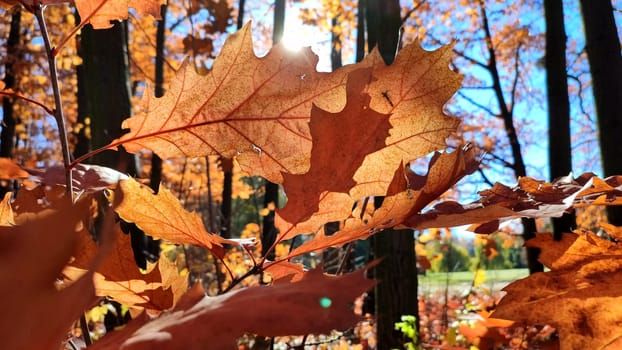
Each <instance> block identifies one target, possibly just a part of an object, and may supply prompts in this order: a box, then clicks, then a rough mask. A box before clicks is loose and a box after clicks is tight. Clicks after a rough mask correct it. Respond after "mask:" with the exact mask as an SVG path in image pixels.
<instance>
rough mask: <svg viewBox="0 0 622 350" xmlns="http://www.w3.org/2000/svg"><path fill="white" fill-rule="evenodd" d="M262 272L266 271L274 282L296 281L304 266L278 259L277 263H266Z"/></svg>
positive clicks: (301, 275) (301, 274) (300, 276)
mask: <svg viewBox="0 0 622 350" xmlns="http://www.w3.org/2000/svg"><path fill="white" fill-rule="evenodd" d="M263 272H266V273H268V274H269V275H270V276H271V277H272V282H274V283H280V282H281V281H288V282H296V281H299V280H300V279H301V278H302V277H303V276H304V266H303V265H302V264H298V263H291V262H288V261H279V262H278V263H272V264H271V263H268V264H266V265H265V266H264V268H263Z"/></svg>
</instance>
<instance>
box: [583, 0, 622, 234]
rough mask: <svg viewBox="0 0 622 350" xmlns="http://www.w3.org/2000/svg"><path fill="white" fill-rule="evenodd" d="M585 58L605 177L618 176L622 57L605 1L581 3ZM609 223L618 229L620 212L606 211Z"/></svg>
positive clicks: (621, 165)
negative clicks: (596, 118)
mask: <svg viewBox="0 0 622 350" xmlns="http://www.w3.org/2000/svg"><path fill="white" fill-rule="evenodd" d="M581 12H582V14H583V24H584V28H585V37H586V49H587V58H588V61H589V62H590V72H591V74H592V87H593V91H594V100H595V102H596V114H597V117H598V129H599V139H600V151H601V155H602V160H603V170H604V172H605V176H611V175H620V174H622V142H620V135H622V56H621V55H620V40H619V38H618V32H617V27H616V23H615V18H614V16H613V7H612V6H611V2H610V1H609V0H589V1H588V0H581ZM607 216H608V218H609V222H610V223H612V224H614V225H618V226H620V225H622V208H620V207H608V208H607Z"/></svg>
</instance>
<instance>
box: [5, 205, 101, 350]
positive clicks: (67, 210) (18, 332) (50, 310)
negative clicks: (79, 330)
mask: <svg viewBox="0 0 622 350" xmlns="http://www.w3.org/2000/svg"><path fill="white" fill-rule="evenodd" d="M87 209H88V206H87V205H85V204H78V205H75V206H74V205H71V204H69V203H68V201H63V203H58V204H57V205H54V207H53V209H47V210H43V211H41V212H39V213H38V214H37V215H33V216H31V218H30V220H28V221H27V222H24V223H23V224H20V225H17V226H13V227H0V250H1V251H0V279H2V283H3V285H4V288H2V289H1V291H0V308H1V309H2V313H1V314H0V337H1V339H2V347H3V348H5V349H41V350H47V349H58V348H59V347H60V344H61V341H62V340H63V339H64V337H65V336H66V332H67V330H68V329H69V328H70V326H71V323H72V322H74V321H75V320H76V319H78V318H79V317H80V314H81V313H82V312H83V311H84V310H85V309H86V308H87V307H88V306H89V304H90V303H91V302H93V301H94V296H95V295H94V290H93V282H92V280H91V278H90V277H91V274H90V273H89V274H87V276H85V278H81V279H80V280H78V281H76V283H74V284H72V285H71V286H68V287H66V288H63V289H61V290H58V289H57V287H56V286H55V282H56V280H57V278H58V277H59V276H60V273H61V270H62V268H63V266H65V264H66V263H67V262H68V261H69V258H70V257H71V253H72V252H73V249H74V247H75V238H76V236H77V234H76V232H77V228H78V226H79V224H80V222H81V219H82V218H83V215H86V214H87V213H88V210H87Z"/></svg>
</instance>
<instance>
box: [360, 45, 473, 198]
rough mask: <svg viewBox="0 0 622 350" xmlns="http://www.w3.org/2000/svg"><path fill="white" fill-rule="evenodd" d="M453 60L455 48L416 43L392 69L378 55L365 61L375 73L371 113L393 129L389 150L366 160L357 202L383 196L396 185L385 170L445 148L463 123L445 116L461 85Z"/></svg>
mask: <svg viewBox="0 0 622 350" xmlns="http://www.w3.org/2000/svg"><path fill="white" fill-rule="evenodd" d="M452 58H453V52H452V47H451V46H444V47H441V48H439V49H437V50H435V51H425V50H423V48H421V46H420V44H419V43H418V42H415V43H413V44H410V45H408V46H406V47H404V48H403V49H401V50H400V51H399V53H398V54H397V56H396V57H395V61H394V62H393V63H392V64H391V65H388V66H387V65H386V64H384V60H383V59H382V57H381V55H380V53H379V52H378V50H374V51H373V52H372V53H371V54H370V55H369V56H367V57H366V58H365V61H364V64H366V65H367V66H370V67H372V69H373V71H372V79H371V80H370V83H369V85H368V86H367V88H366V89H365V91H364V93H366V94H368V95H370V96H371V101H370V108H371V109H373V110H375V111H377V112H378V113H382V114H389V115H390V116H391V117H390V122H391V126H392V128H391V130H390V135H389V137H388V138H387V139H386V145H387V147H385V148H383V149H381V150H379V151H378V152H374V153H372V154H370V155H369V156H368V157H366V158H365V161H364V162H363V165H362V166H361V167H360V168H359V170H358V171H357V172H356V174H355V175H354V180H355V181H356V183H357V185H356V186H355V187H354V188H353V189H352V190H351V191H350V194H351V195H352V197H353V198H355V199H359V198H362V197H365V196H370V195H373V196H382V195H385V194H386V191H387V188H388V186H389V184H390V183H391V180H392V174H391V173H390V172H387V171H386V170H387V169H395V168H396V167H397V166H398V165H399V164H400V162H404V163H408V162H410V161H412V160H414V159H417V158H420V157H423V156H425V155H427V154H429V153H431V152H434V151H438V150H443V149H445V148H446V147H447V145H446V142H445V140H446V138H447V137H449V136H450V135H451V134H453V133H455V132H456V130H457V128H458V125H459V124H460V121H459V119H457V118H456V117H453V116H448V115H446V114H445V113H444V112H443V106H444V105H445V103H446V102H447V101H448V100H449V99H450V98H451V96H453V95H454V94H455V93H456V91H458V89H459V88H460V85H461V83H462V76H461V75H460V74H458V73H456V72H454V71H452V70H451V69H449V66H451V60H452ZM364 127H365V126H362V128H364Z"/></svg>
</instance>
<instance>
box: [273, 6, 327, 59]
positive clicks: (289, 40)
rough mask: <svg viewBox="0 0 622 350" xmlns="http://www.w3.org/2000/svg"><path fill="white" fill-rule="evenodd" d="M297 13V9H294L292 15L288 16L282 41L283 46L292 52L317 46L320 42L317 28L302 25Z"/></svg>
mask: <svg viewBox="0 0 622 350" xmlns="http://www.w3.org/2000/svg"><path fill="white" fill-rule="evenodd" d="M288 10H290V9H288ZM294 12H295V13H294ZM297 12H298V11H297V9H296V8H292V9H291V13H288V14H287V16H286V18H285V31H284V33H283V38H282V39H281V42H282V43H283V46H285V47H286V48H287V49H288V50H290V51H299V50H300V49H302V48H303V47H307V46H313V45H316V44H318V43H319V41H320V40H319V37H320V33H319V31H318V29H317V27H314V26H310V25H305V24H303V23H301V21H300V18H299V16H298V13H297Z"/></svg>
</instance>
